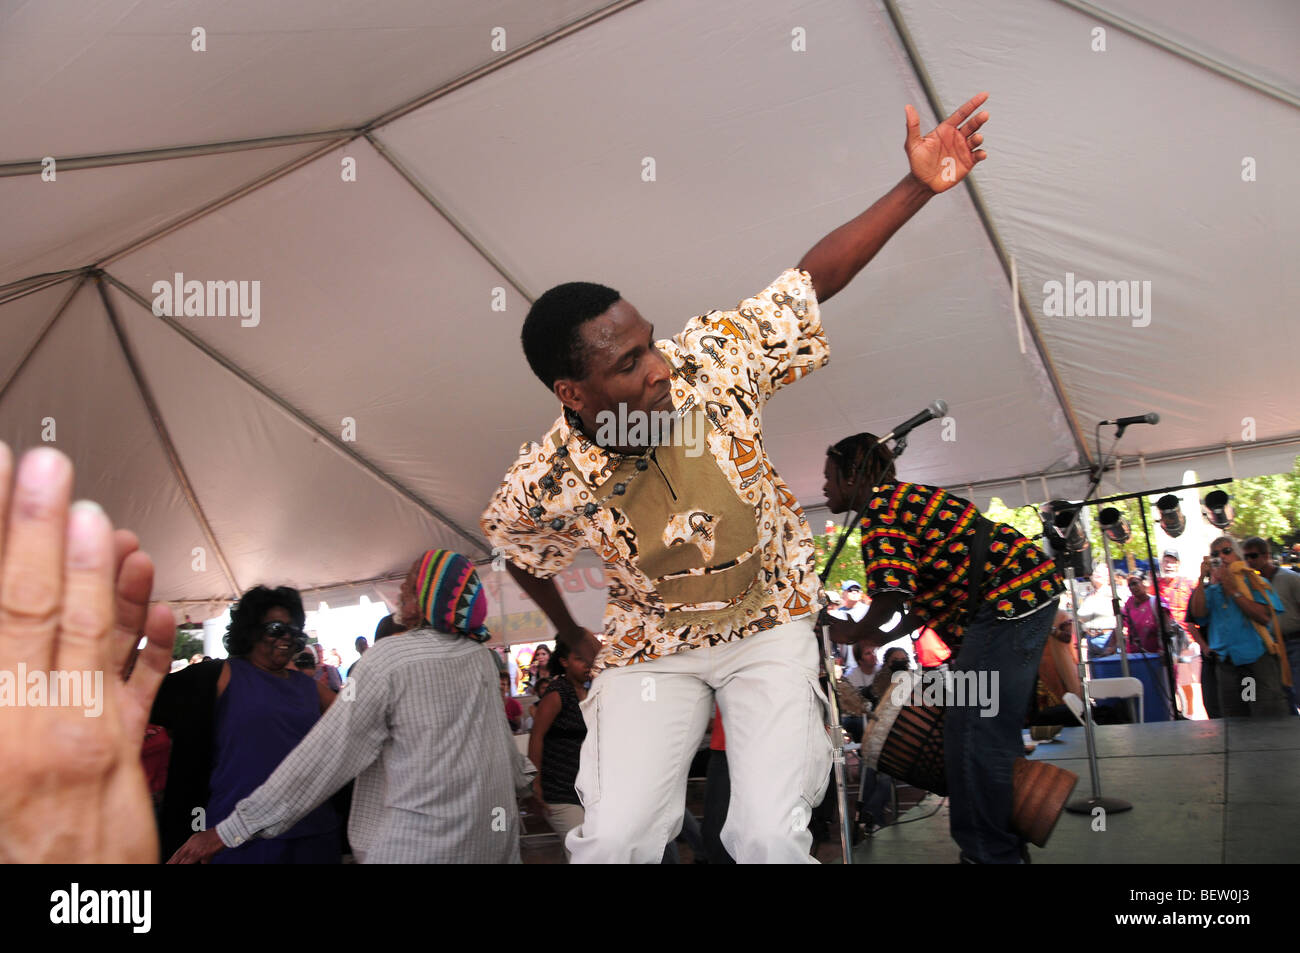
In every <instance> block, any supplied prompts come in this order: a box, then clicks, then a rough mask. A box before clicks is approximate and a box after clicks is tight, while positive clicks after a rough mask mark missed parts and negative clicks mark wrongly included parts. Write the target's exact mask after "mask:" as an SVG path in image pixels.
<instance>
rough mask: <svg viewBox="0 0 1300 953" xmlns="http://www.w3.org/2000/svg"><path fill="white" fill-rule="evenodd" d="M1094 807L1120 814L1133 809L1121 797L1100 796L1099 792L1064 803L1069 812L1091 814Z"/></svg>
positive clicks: (1108, 812)
mask: <svg viewBox="0 0 1300 953" xmlns="http://www.w3.org/2000/svg"><path fill="white" fill-rule="evenodd" d="M1095 808H1101V809H1102V810H1103V811H1105V812H1106V813H1107V814H1120V813H1122V812H1124V811H1131V810H1133V805H1132V804H1130V803H1129V802H1128V801H1125V800H1123V799H1121V798H1117V797H1102V796H1101V795H1099V794H1098V795H1093V796H1092V797H1086V798H1080V799H1079V800H1077V801H1071V802H1070V803H1069V804H1067V805H1065V809H1066V810H1067V811H1069V812H1070V813H1071V814H1091V813H1092V812H1093V810H1094V809H1095Z"/></svg>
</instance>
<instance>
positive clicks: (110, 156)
mask: <svg viewBox="0 0 1300 953" xmlns="http://www.w3.org/2000/svg"><path fill="white" fill-rule="evenodd" d="M360 132H361V130H360V129H327V130H324V131H322V132H302V133H296V134H292V135H287V136H265V137H263V138H260V139H230V140H226V141H223V142H200V143H196V144H195V145H192V146H169V147H167V148H163V149H135V150H132V151H129V152H105V153H102V154H100V155H89V156H68V157H67V158H63V159H60V158H59V157H58V156H55V157H54V158H55V160H56V165H55V168H56V169H57V170H58V171H59V172H64V171H72V170H74V169H103V168H109V167H112V166H118V165H134V164H135V163H138V162H161V161H164V160H167V159H192V158H194V157H196V156H215V155H223V154H225V153H227V152H250V151H252V150H254V149H275V148H277V147H279V146H293V145H298V144H300V143H304V142H321V141H322V140H324V141H330V142H333V141H336V140H339V139H352V138H355V137H356V136H357V135H359V134H360ZM43 168H44V167H43V165H42V160H40V159H23V160H20V161H18V162H0V179H2V178H5V177H7V176H15V175H39V174H40V173H41V171H42V170H43Z"/></svg>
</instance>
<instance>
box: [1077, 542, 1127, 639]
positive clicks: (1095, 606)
mask: <svg viewBox="0 0 1300 953" xmlns="http://www.w3.org/2000/svg"><path fill="white" fill-rule="evenodd" d="M1114 599H1115V596H1114V593H1113V592H1112V591H1111V588H1110V575H1109V573H1108V572H1107V570H1106V564H1105V563H1098V564H1097V566H1096V568H1094V569H1093V571H1092V592H1091V593H1089V594H1088V595H1087V596H1085V597H1084V598H1083V599H1082V600H1081V601H1080V603H1079V621H1080V622H1081V623H1083V627H1084V632H1085V635H1086V636H1087V639H1088V644H1089V646H1090V648H1089V656H1090V657H1093V658H1095V657H1097V656H1101V655H1111V654H1113V653H1114V652H1116V651H1117V649H1116V647H1115V628H1116V626H1117V625H1118V622H1117V620H1116V618H1115V602H1114Z"/></svg>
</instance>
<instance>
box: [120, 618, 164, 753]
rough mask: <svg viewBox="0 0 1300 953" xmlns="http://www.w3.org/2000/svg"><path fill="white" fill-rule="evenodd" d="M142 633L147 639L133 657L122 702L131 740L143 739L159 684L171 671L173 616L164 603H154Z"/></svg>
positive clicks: (133, 741)
mask: <svg viewBox="0 0 1300 953" xmlns="http://www.w3.org/2000/svg"><path fill="white" fill-rule="evenodd" d="M144 637H145V638H146V639H147V640H148V642H147V643H146V644H145V647H144V648H143V649H141V650H140V657H139V658H137V659H136V660H135V668H133V669H132V670H131V677H130V679H129V680H128V681H127V683H126V697H125V699H124V700H123V701H124V704H123V706H122V710H123V717H124V718H127V719H129V721H128V723H127V725H126V730H127V731H128V732H129V733H130V737H131V741H132V743H134V744H140V743H143V741H144V729H145V726H146V725H147V724H148V722H149V711H150V709H152V708H153V700H154V698H156V697H157V695H158V686H160V685H162V680H163V679H164V678H166V677H167V673H168V672H170V671H171V664H172V643H173V642H175V640H176V619H175V617H173V615H172V610H171V609H169V608H167V607H166V606H154V607H153V608H152V609H150V610H149V615H148V618H147V619H146V620H145V623H144Z"/></svg>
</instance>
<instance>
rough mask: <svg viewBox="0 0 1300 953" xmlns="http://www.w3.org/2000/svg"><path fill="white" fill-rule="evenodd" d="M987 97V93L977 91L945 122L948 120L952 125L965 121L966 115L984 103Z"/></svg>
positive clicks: (958, 124)
mask: <svg viewBox="0 0 1300 953" xmlns="http://www.w3.org/2000/svg"><path fill="white" fill-rule="evenodd" d="M988 98H989V94H988V93H977V94H976V95H974V96H972V97H971V98H970V99H968V100H967V101H966V102H965V103H963V104H962V105H961V106H958V107H957V109H956V110H955V111H954V112H953V114H952V115H951V116H949V117H948V118H947V119H946V120H944V121H945V122H950V123H952V124H953V125H954V126H960V125H961V124H962V123H963V122H965V121H966V117H967V116H969V115H970V114H971V113H973V112H974V111H975V110H977V109H979V108H980V107H981V106H983V105H984V101H985V100H986V99H988Z"/></svg>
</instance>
